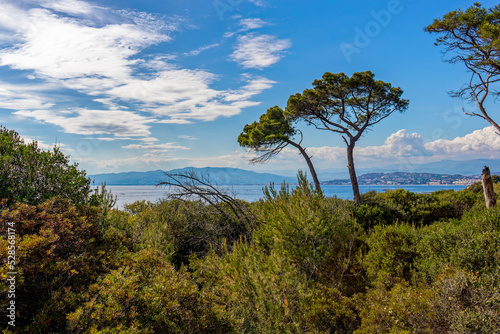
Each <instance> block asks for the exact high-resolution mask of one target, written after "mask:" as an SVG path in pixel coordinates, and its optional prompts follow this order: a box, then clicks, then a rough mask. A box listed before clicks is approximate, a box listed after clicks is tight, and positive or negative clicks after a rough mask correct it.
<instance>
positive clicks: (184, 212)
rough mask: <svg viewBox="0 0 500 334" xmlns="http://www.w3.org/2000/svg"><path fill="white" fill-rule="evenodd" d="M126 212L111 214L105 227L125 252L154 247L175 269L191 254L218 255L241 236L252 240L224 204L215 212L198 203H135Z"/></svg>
mask: <svg viewBox="0 0 500 334" xmlns="http://www.w3.org/2000/svg"><path fill="white" fill-rule="evenodd" d="M239 205H242V206H245V207H246V206H248V203H244V202H239ZM125 210H126V212H123V211H118V210H113V211H112V212H110V214H109V219H108V221H109V222H108V223H109V225H110V228H111V227H112V228H113V229H114V230H115V231H117V233H120V234H121V235H122V237H123V240H124V241H123V242H124V243H125V244H126V245H127V247H128V249H129V250H130V251H133V252H136V251H139V250H142V249H145V248H148V247H154V248H156V249H158V250H160V251H162V252H164V253H165V254H168V255H169V256H171V261H172V262H173V263H174V264H175V266H176V267H180V266H181V265H182V264H187V262H188V259H189V257H190V255H191V254H196V255H197V256H200V257H203V256H204V255H206V254H207V252H208V251H209V249H210V248H211V247H212V248H213V249H215V250H217V252H218V253H219V254H220V252H221V247H222V244H223V243H226V244H228V245H229V247H231V245H232V244H233V243H234V242H235V241H237V240H239V238H240V236H250V237H251V232H252V230H251V227H249V226H248V223H247V222H246V221H245V220H243V221H241V220H240V219H238V217H237V216H236V215H235V214H234V212H232V210H231V209H230V208H229V207H228V205H227V204H225V203H219V204H217V207H216V208H215V207H214V206H212V205H207V204H205V203H203V202H201V201H181V200H170V201H160V202H157V203H147V202H144V201H138V202H135V203H132V204H129V205H127V206H126V208H125ZM245 210H247V209H245ZM248 210H249V209H248ZM221 211H222V213H221Z"/></svg>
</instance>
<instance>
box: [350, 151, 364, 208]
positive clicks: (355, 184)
mask: <svg viewBox="0 0 500 334" xmlns="http://www.w3.org/2000/svg"><path fill="white" fill-rule="evenodd" d="M347 168H348V169H349V176H350V177H351V184H352V192H353V195H354V203H358V204H359V203H361V195H360V194H359V185H358V177H357V176H356V170H355V169H354V143H349V145H347Z"/></svg>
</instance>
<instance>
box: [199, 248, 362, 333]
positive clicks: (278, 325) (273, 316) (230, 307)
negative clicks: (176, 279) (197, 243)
mask: <svg viewBox="0 0 500 334" xmlns="http://www.w3.org/2000/svg"><path fill="white" fill-rule="evenodd" d="M191 268H192V269H193V270H195V272H194V275H195V278H196V282H197V283H198V284H199V285H200V286H202V291H207V292H208V293H209V294H211V295H213V296H216V299H215V302H216V303H217V305H218V306H217V309H219V310H220V312H221V313H220V314H222V315H223V316H224V317H225V318H227V319H229V320H230V321H231V323H232V325H233V327H234V328H235V330H236V332H238V333H348V332H352V330H353V329H354V328H355V327H356V324H357V320H358V319H357V314H356V312H355V307H354V306H355V304H354V301H353V299H352V298H348V297H345V296H343V295H342V294H341V293H340V292H339V291H338V289H336V288H333V287H331V288H328V287H325V286H323V285H320V284H317V283H315V282H313V281H311V280H310V279H308V277H307V276H306V275H305V274H304V273H302V272H301V271H300V270H298V268H297V267H296V266H295V265H293V264H292V263H291V261H289V259H288V258H287V257H286V256H285V255H284V253H283V252H280V251H277V250H271V251H270V252H264V251H263V250H262V249H259V248H257V247H256V246H254V245H249V244H247V243H239V244H237V245H236V246H235V247H234V248H233V251H232V252H231V253H227V254H225V256H224V257H222V258H220V257H219V256H217V255H216V254H215V253H211V254H209V255H208V256H207V257H206V258H204V259H202V260H197V259H195V260H193V261H192V262H191Z"/></svg>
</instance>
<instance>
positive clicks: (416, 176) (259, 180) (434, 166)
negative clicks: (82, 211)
mask: <svg viewBox="0 0 500 334" xmlns="http://www.w3.org/2000/svg"><path fill="white" fill-rule="evenodd" d="M485 165H486V166H489V167H490V170H491V173H492V174H497V175H500V160H493V159H476V160H468V161H456V160H447V161H439V162H433V163H428V164H420V165H417V164H416V165H404V164H397V165H396V164H395V165H390V166H387V167H383V168H360V169H357V174H358V175H360V176H359V181H360V184H389V183H386V182H394V184H426V183H428V182H438V181H440V180H443V175H445V176H444V180H445V181H443V182H445V183H453V182H460V180H462V179H471V180H472V179H473V178H467V176H479V175H481V172H482V170H483V167H484V166H485ZM191 170H193V171H195V172H196V173H197V174H200V175H209V176H210V180H211V182H212V183H214V184H219V185H228V184H232V185H251V184H263V185H267V184H269V183H271V182H274V183H275V184H281V183H283V182H286V183H290V184H294V183H296V182H297V178H296V177H295V176H282V175H278V174H272V173H257V172H253V171H248V170H244V169H239V168H227V167H205V168H193V167H187V168H181V169H173V170H170V171H168V172H169V173H183V172H188V171H191ZM282 172H283V173H284V174H285V173H286V174H289V175H290V174H291V172H290V171H282ZM165 173H166V172H165V171H162V170H155V171H149V172H123V173H107V174H96V175H89V177H90V179H91V180H92V181H93V183H94V184H96V185H100V184H102V183H106V184H107V185H156V184H158V183H159V182H162V181H165ZM278 173H280V172H278ZM373 173H379V174H393V175H389V176H387V175H386V176H384V175H379V176H374V175H370V174H373ZM452 173H453V175H450V174H452ZM308 174H309V173H308ZM318 175H319V179H320V181H321V182H322V183H324V184H345V182H347V183H348V182H349V181H348V180H347V179H348V178H349V174H348V173H347V168H342V169H340V168H339V169H329V170H320V171H318ZM405 180H406V181H405ZM446 180H448V182H446ZM384 182H385V183H384ZM408 182H409V183H408ZM422 182H423V183H422ZM464 182H465V181H464Z"/></svg>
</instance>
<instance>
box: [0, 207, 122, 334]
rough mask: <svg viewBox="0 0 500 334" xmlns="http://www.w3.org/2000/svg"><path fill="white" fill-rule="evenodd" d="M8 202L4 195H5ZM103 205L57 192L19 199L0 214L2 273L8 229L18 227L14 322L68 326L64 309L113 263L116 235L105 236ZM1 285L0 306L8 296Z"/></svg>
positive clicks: (33, 327) (50, 328)
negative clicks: (31, 201) (36, 199)
mask: <svg viewBox="0 0 500 334" xmlns="http://www.w3.org/2000/svg"><path fill="white" fill-rule="evenodd" d="M4 202H5V200H4ZM102 219H103V217H102V216H101V215H100V214H99V210H98V209H96V208H94V207H90V206H85V205H78V206H74V205H72V204H70V203H69V202H68V201H67V200H61V199H58V198H55V199H52V200H48V201H46V202H43V203H41V204H39V205H38V206H32V205H28V204H15V205H12V206H11V207H10V208H8V209H4V210H3V211H2V213H1V215H0V233H1V235H2V236H5V237H4V238H2V239H1V240H0V254H1V255H0V256H1V258H2V259H3V261H2V267H1V276H2V277H3V278H4V279H5V278H6V277H7V273H8V272H9V271H12V270H9V265H8V262H7V259H8V258H7V254H8V251H9V248H8V246H11V244H9V242H8V241H9V239H8V238H7V235H8V233H7V231H8V229H9V228H10V229H11V230H10V231H13V230H14V231H15V244H14V246H15V257H16V262H17V263H16V266H15V269H16V272H17V275H15V277H16V290H17V291H16V299H15V300H16V311H17V313H18V317H17V319H18V320H17V321H16V328H18V329H20V330H21V331H22V332H27V333H28V332H29V333H49V332H56V331H59V330H62V329H64V328H65V322H66V321H65V318H64V315H65V314H66V313H67V312H69V311H71V310H72V309H74V308H75V307H76V306H77V305H78V303H79V300H80V294H81V293H83V292H85V291H86V289H87V287H88V286H89V285H90V284H91V283H93V282H94V281H95V280H96V279H97V277H98V276H99V274H101V273H103V272H105V271H106V270H107V268H108V266H109V265H111V262H112V261H111V260H112V259H111V258H112V256H113V249H115V245H114V244H113V241H112V240H104V238H103V236H102V233H101V230H100V226H101V225H102ZM6 294H7V286H6V285H5V284H2V286H1V287H0V305H1V306H0V307H1V308H2V309H4V308H5V307H6V304H5V303H7V302H8V299H7V297H6Z"/></svg>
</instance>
